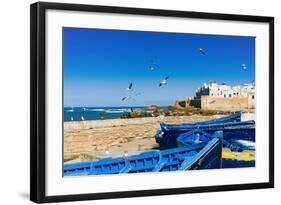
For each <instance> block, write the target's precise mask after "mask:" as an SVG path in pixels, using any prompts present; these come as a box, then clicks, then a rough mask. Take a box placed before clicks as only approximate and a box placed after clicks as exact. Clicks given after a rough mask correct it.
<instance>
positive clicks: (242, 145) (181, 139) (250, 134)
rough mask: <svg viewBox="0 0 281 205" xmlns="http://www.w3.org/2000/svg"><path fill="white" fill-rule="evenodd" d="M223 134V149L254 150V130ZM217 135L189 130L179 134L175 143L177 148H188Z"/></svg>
mask: <svg viewBox="0 0 281 205" xmlns="http://www.w3.org/2000/svg"><path fill="white" fill-rule="evenodd" d="M221 132H222V133H223V147H225V148H229V149H230V150H231V151H234V152H242V151H244V150H252V151H254V150H255V129H254V128H246V129H238V128H236V129H232V128H231V129H228V128H226V129H225V130H223V131H221ZM215 134H217V132H216V133H214V134H213V135H211V134H210V133H207V132H204V131H202V130H200V129H195V130H191V131H189V132H186V133H184V134H180V135H179V136H178V137H177V139H176V141H177V146H178V147H183V146H190V145H193V144H196V143H201V142H206V141H209V140H210V139H211V138H212V137H215V136H216V135H215Z"/></svg>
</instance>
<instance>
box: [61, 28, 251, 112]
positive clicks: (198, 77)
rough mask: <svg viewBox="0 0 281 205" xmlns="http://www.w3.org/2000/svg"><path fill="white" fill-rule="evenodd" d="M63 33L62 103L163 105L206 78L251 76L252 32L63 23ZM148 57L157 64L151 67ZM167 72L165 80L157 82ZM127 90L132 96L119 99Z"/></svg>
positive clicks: (223, 80)
mask: <svg viewBox="0 0 281 205" xmlns="http://www.w3.org/2000/svg"><path fill="white" fill-rule="evenodd" d="M63 35H64V40H63V58H64V59H63V60H64V105H65V106H93V107H99V106H104V107H105V106H148V105H154V104H156V105H159V106H166V105H172V104H174V103H175V100H176V99H181V98H184V97H187V96H193V95H194V93H195V89H196V88H197V87H199V86H200V85H201V84H202V83H204V82H207V83H208V82H210V81H216V82H218V83H226V84H230V85H237V84H243V83H249V82H251V81H252V80H254V78H255V38H254V37H239V36H216V35H199V34H176V33H159V32H142V31H136V32H135V31H116V30H115V31H114V30H97V29H78V28H64V30H63ZM198 48H203V49H204V51H205V53H206V55H202V54H201V53H200V52H198ZM151 61H153V62H154V63H156V64H157V65H159V67H160V68H158V69H155V70H153V71H151V70H149V68H148V66H149V64H150V63H151ZM241 64H246V65H247V70H246V71H245V70H243V69H242V68H241ZM166 76H169V77H170V78H169V80H168V84H167V85H164V86H162V87H158V84H159V82H160V81H161V80H162V79H163V78H165V77H166ZM131 82H132V83H133V89H134V90H133V91H132V92H128V91H126V87H127V86H128V85H129V84H130V83H131ZM138 92H144V94H143V95H140V96H137V97H135V96H134V94H136V93H138ZM128 95H131V96H132V97H133V98H134V99H133V100H126V101H121V99H122V97H124V96H128Z"/></svg>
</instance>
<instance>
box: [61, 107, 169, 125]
mask: <svg viewBox="0 0 281 205" xmlns="http://www.w3.org/2000/svg"><path fill="white" fill-rule="evenodd" d="M162 108H164V107H162ZM130 112H140V113H145V112H147V113H148V112H151V111H147V110H145V109H144V107H65V108H64V122H71V121H87V120H108V119H118V118H120V117H121V116H122V115H124V114H127V113H130Z"/></svg>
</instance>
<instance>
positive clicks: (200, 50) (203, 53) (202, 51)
mask: <svg viewBox="0 0 281 205" xmlns="http://www.w3.org/2000/svg"><path fill="white" fill-rule="evenodd" d="M198 51H199V52H200V53H201V54H202V55H204V56H205V55H206V53H205V51H204V49H203V48H198Z"/></svg>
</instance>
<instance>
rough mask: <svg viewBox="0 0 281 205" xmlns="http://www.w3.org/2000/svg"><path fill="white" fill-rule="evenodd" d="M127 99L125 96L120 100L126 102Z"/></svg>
mask: <svg viewBox="0 0 281 205" xmlns="http://www.w3.org/2000/svg"><path fill="white" fill-rule="evenodd" d="M128 98H129V97H127V96H125V97H123V98H122V99H121V100H122V101H124V100H127V99H128Z"/></svg>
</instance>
